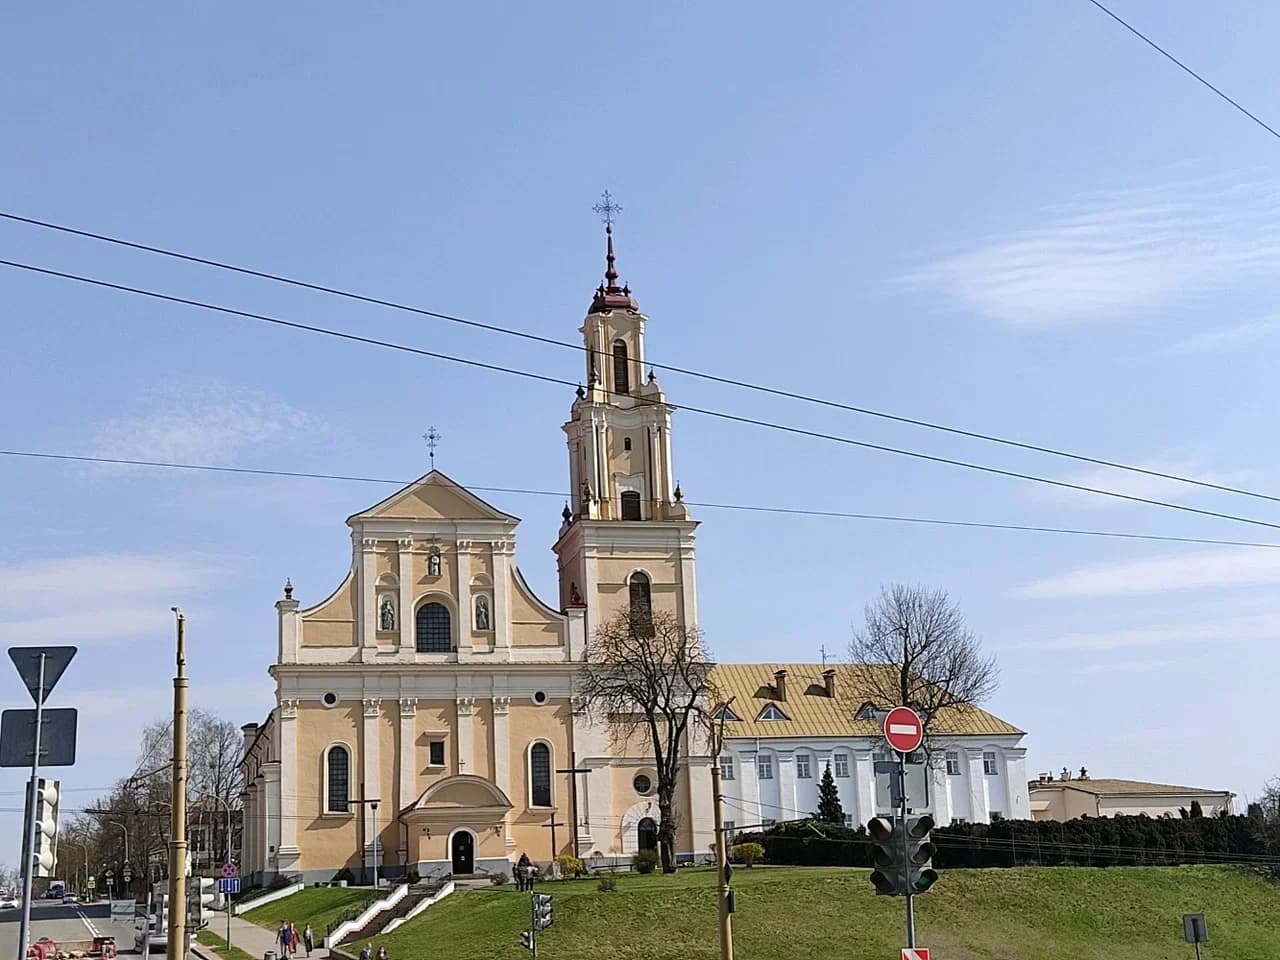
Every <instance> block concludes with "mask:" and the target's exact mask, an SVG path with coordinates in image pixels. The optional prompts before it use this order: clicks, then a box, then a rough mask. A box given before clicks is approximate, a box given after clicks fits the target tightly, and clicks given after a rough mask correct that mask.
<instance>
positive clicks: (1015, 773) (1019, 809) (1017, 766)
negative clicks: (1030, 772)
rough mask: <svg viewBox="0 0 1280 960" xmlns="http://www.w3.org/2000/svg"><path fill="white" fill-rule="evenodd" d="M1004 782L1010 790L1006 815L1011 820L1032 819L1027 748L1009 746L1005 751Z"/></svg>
mask: <svg viewBox="0 0 1280 960" xmlns="http://www.w3.org/2000/svg"><path fill="white" fill-rule="evenodd" d="M1004 760H1005V769H1004V782H1005V784H1006V785H1007V787H1006V789H1007V790H1008V794H1009V796H1008V804H1007V805H1006V806H1005V808H1004V809H1005V816H1006V817H1008V818H1009V819H1010V820H1030V819H1031V800H1030V799H1029V798H1028V797H1027V748H1026V747H1009V748H1006V749H1005V751H1004Z"/></svg>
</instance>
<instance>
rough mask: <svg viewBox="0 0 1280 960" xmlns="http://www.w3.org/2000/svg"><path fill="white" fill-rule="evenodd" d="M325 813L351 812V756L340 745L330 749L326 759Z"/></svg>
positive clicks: (337, 744) (336, 744)
mask: <svg viewBox="0 0 1280 960" xmlns="http://www.w3.org/2000/svg"><path fill="white" fill-rule="evenodd" d="M324 785H325V789H324V812H325V813H349V812H350V810H351V754H350V753H349V752H348V751H347V748H346V747H344V746H343V745H342V744H340V743H335V744H334V745H333V746H332V747H330V748H329V751H328V753H327V754H326V755H325V758H324Z"/></svg>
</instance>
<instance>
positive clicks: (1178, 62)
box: [1089, 0, 1280, 140]
mask: <svg viewBox="0 0 1280 960" xmlns="http://www.w3.org/2000/svg"><path fill="white" fill-rule="evenodd" d="M1089 2H1090V3H1092V4H1093V5H1094V6H1095V7H1097V8H1098V9H1099V10H1101V11H1102V12H1103V13H1105V14H1106V15H1107V16H1108V17H1110V18H1111V19H1112V20H1114V21H1115V22H1116V23H1118V24H1120V26H1122V27H1124V28H1125V29H1126V30H1128V31H1129V32H1130V33H1132V34H1133V35H1134V36H1135V37H1137V38H1138V39H1139V40H1141V41H1142V42H1143V43H1145V44H1146V45H1147V46H1149V47H1150V48H1151V49H1152V50H1154V51H1156V53H1158V54H1160V55H1161V56H1162V57H1164V58H1165V59H1166V60H1168V61H1169V62H1170V63H1172V64H1174V65H1175V66H1176V67H1177V68H1178V69H1179V70H1181V71H1183V72H1184V73H1186V74H1187V75H1188V76H1191V77H1193V78H1194V79H1195V80H1196V81H1198V82H1199V83H1200V84H1201V85H1203V86H1204V87H1207V88H1208V89H1209V90H1212V91H1213V92H1214V93H1215V94H1217V95H1218V97H1219V98H1221V99H1222V100H1225V101H1226V102H1227V103H1229V104H1231V106H1233V107H1235V108H1236V109H1237V110H1239V111H1240V112H1241V113H1243V114H1244V115H1245V116H1246V117H1248V118H1249V119H1250V120H1252V121H1253V122H1254V123H1256V124H1257V125H1258V126H1260V127H1261V128H1262V129H1263V130H1265V131H1267V133H1269V134H1271V135H1272V136H1273V137H1275V138H1276V139H1277V140H1280V131H1277V130H1276V128H1275V127H1273V126H1271V125H1270V124H1269V123H1267V122H1266V121H1265V120H1263V119H1262V118H1261V117H1259V116H1258V115H1257V114H1256V113H1253V112H1251V111H1250V110H1248V109H1246V108H1245V107H1244V105H1242V104H1241V103H1240V102H1239V101H1238V100H1235V99H1232V98H1231V97H1230V96H1228V95H1227V94H1226V93H1224V92H1223V91H1222V90H1220V89H1219V88H1218V87H1216V86H1214V85H1213V84H1212V83H1210V82H1209V81H1208V80H1206V79H1205V78H1204V77H1202V76H1201V75H1200V74H1198V73H1196V72H1195V71H1194V70H1192V69H1191V68H1190V67H1189V66H1187V65H1186V64H1185V63H1183V62H1182V61H1181V60H1179V59H1178V58H1177V57H1175V56H1174V55H1173V54H1172V53H1170V52H1169V51H1168V50H1166V49H1165V48H1164V47H1162V46H1160V44H1158V43H1156V42H1155V41H1154V40H1152V39H1151V38H1150V37H1148V36H1147V35H1146V34H1145V33H1143V32H1142V31H1140V30H1139V29H1138V28H1137V27H1135V26H1133V25H1132V24H1131V23H1129V22H1128V21H1126V20H1124V19H1123V18H1121V17H1120V15H1119V14H1117V13H1115V12H1113V11H1112V10H1110V9H1108V8H1107V7H1105V6H1104V5H1103V4H1101V3H1099V2H1098V0H1089Z"/></svg>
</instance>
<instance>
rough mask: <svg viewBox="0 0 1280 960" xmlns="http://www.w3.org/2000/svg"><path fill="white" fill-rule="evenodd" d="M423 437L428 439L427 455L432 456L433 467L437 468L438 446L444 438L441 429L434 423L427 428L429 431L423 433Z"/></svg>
mask: <svg viewBox="0 0 1280 960" xmlns="http://www.w3.org/2000/svg"><path fill="white" fill-rule="evenodd" d="M422 439H423V440H425V441H427V456H429V457H430V458H431V469H432V470H434V469H435V468H436V447H437V446H439V445H440V441H441V440H443V439H444V437H443V436H442V435H441V433H440V431H439V430H437V429H436V428H435V426H434V425H432V426H431V427H428V428H427V432H426V433H424V434H423V435H422Z"/></svg>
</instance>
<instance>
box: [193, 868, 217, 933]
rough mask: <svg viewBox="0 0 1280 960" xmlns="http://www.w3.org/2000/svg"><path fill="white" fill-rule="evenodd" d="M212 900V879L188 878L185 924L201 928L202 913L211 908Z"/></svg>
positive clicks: (202, 924)
mask: <svg viewBox="0 0 1280 960" xmlns="http://www.w3.org/2000/svg"><path fill="white" fill-rule="evenodd" d="M213 898H214V888H213V878H212V877H188V878H187V922H188V923H190V924H191V925H192V926H193V927H203V926H204V912H205V910H209V909H212V908H213Z"/></svg>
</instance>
